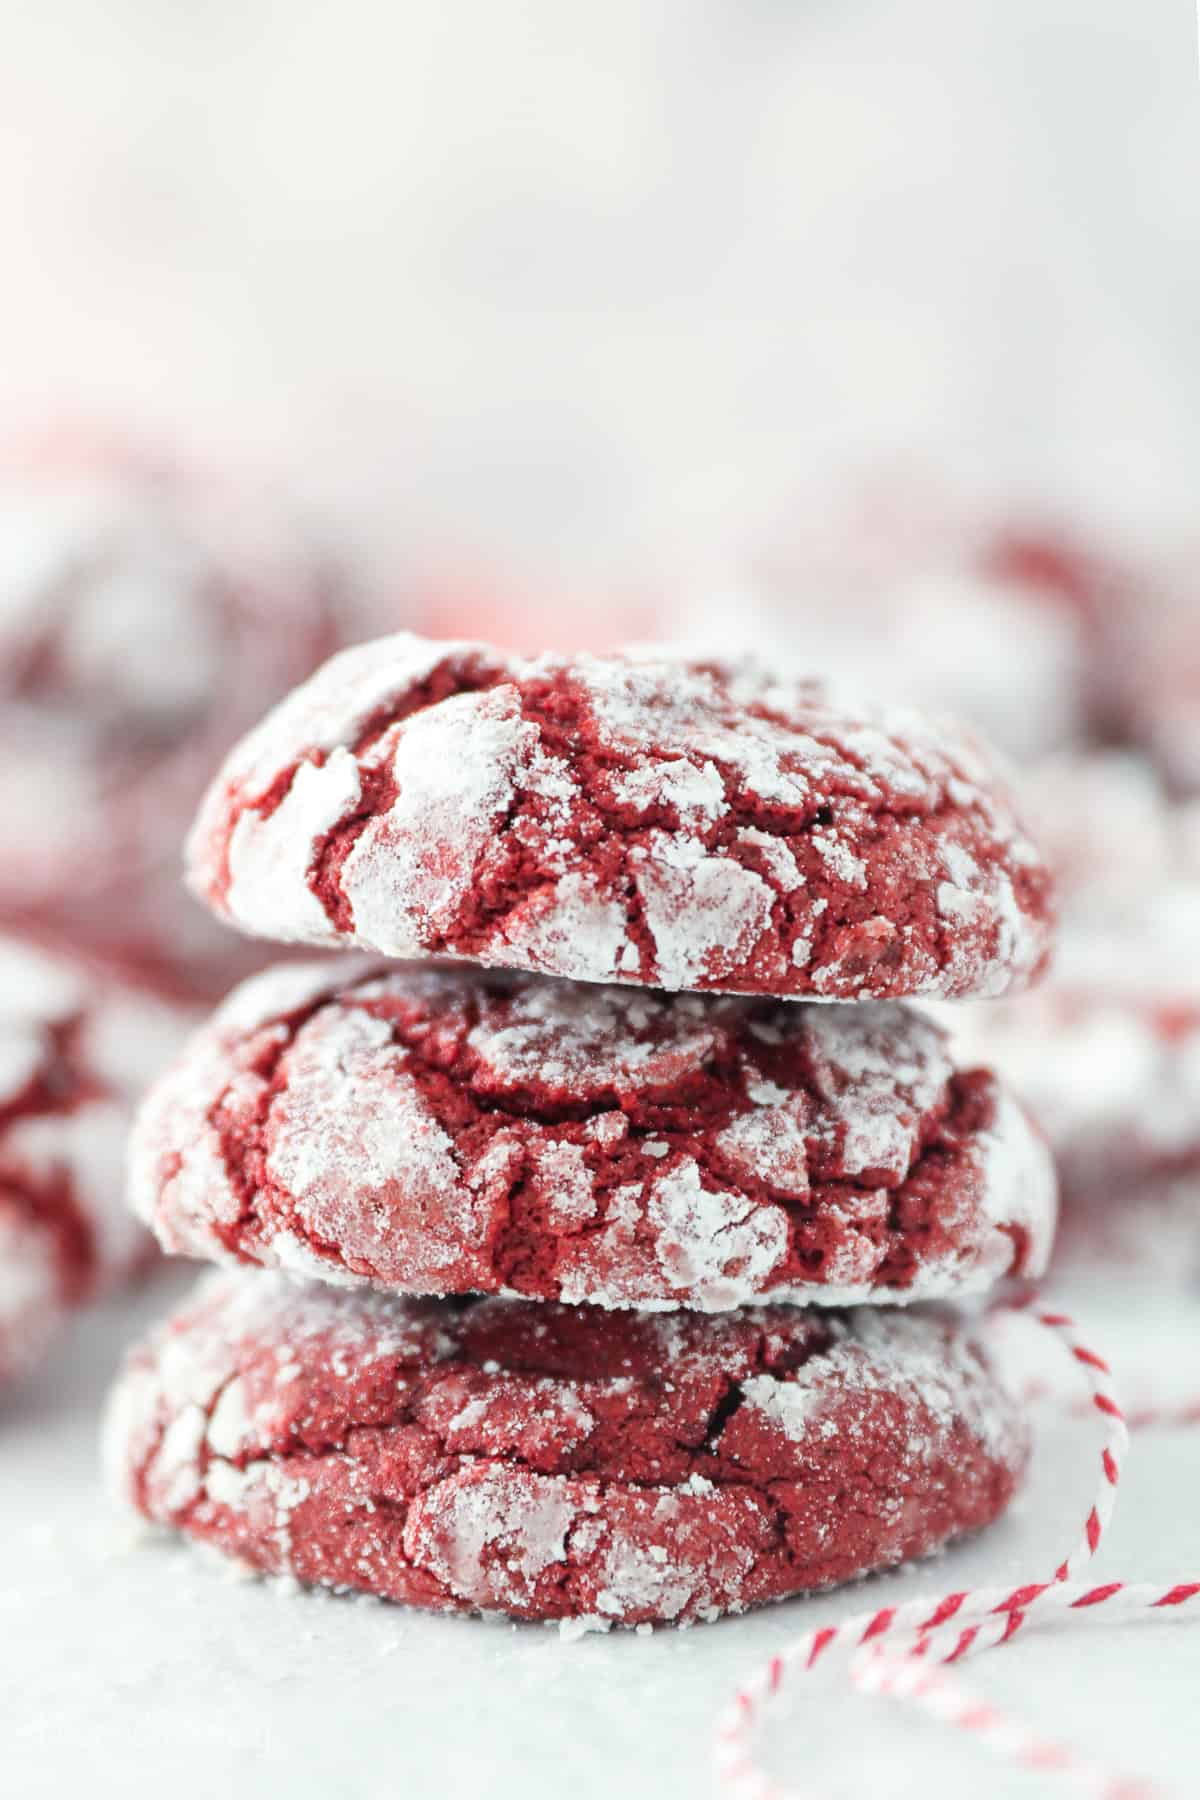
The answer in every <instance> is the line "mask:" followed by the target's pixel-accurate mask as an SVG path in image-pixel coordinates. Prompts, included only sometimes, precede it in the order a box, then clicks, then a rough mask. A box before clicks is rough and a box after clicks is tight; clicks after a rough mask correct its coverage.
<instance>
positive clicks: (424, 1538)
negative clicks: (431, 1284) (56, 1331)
mask: <svg viewBox="0 0 1200 1800" xmlns="http://www.w3.org/2000/svg"><path fill="white" fill-rule="evenodd" d="M1027 1449H1028V1446H1027V1438H1026V1432H1025V1428H1024V1425H1023V1423H1022V1419H1021V1416H1020V1410H1019V1408H1018V1407H1017V1406H1016V1404H1015V1403H1014V1402H1013V1401H1012V1400H1011V1399H1010V1398H1009V1396H1008V1394H1007V1393H1006V1391H1005V1389H1004V1387H1003V1386H1002V1385H1001V1383H1000V1381H999V1379H998V1378H997V1376H996V1374H995V1373H994V1372H993V1370H992V1368H991V1366H990V1365H989V1363H988V1361H987V1359H986V1356H985V1354H984V1352H983V1351H982V1349H981V1348H980V1347H979V1345H978V1344H977V1343H976V1342H975V1341H974V1340H973V1339H972V1338H971V1337H970V1336H969V1335H968V1333H967V1332H966V1331H965V1330H964V1328H963V1327H962V1326H961V1325H960V1324H957V1323H956V1322H955V1321H953V1320H952V1319H950V1318H946V1317H943V1316H940V1315H938V1314H936V1313H921V1312H915V1313H896V1312H893V1311H890V1310H888V1309H883V1308H863V1309H861V1310H860V1311H857V1312H852V1313H848V1314H840V1313H831V1312H810V1311H804V1310H798V1309H794V1308H789V1307H769V1308H752V1309H750V1310H748V1311H745V1312H740V1313H731V1314H723V1315H721V1316H719V1317H715V1318H714V1317H708V1316H705V1315H702V1314H697V1313H679V1314H674V1315H672V1316H671V1317H670V1318H666V1317H662V1316H658V1317H647V1316H645V1315H637V1314H623V1315H618V1316H614V1315H612V1314H610V1313H607V1314H606V1313H598V1312H596V1311H594V1310H593V1309H591V1308H588V1307H580V1308H572V1307H557V1306H538V1305H530V1304H525V1303H521V1302H513V1301H505V1300H484V1301H478V1302H474V1303H468V1304H467V1305H465V1306H463V1305H460V1304H457V1303H454V1302H447V1301H440V1302H439V1301H414V1300H405V1299H398V1298H395V1297H392V1296H383V1295H365V1294H354V1295H346V1294H333V1293H331V1292H330V1291H329V1290H328V1289H323V1288H320V1287H319V1286H305V1285H300V1284H292V1283H289V1282H287V1281H285V1280H283V1279H282V1278H280V1277H277V1276H276V1277H272V1276H267V1275H262V1274H250V1273H246V1272H240V1273H237V1274H233V1275H221V1276H216V1277H210V1278H209V1280H207V1281H206V1282H204V1283H203V1284H202V1285H201V1287H200V1289H199V1291H198V1292H197V1294H196V1295H195V1296H193V1298H192V1299H191V1300H190V1301H189V1302H188V1303H187V1304H186V1305H185V1306H184V1307H183V1309H182V1310H181V1311H180V1312H179V1313H177V1314H176V1316H175V1317H174V1318H173V1319H171V1320H169V1321H168V1323H167V1324H166V1325H165V1326H163V1327H162V1328H161V1329H160V1330H159V1331H158V1332H157V1334H156V1335H155V1336H154V1337H152V1338H151V1340H150V1341H149V1343H148V1344H146V1345H145V1346H144V1347H143V1348H142V1349H140V1350H139V1351H136V1352H135V1353H134V1355H133V1356H132V1358H131V1360H130V1363H129V1365H128V1367H127V1370H126V1372H125V1375H124V1377H123V1379H122V1380H121V1382H120V1383H119V1385H118V1388H117V1390H116V1393H115V1395H114V1399H113V1403H112V1406H111V1409H110V1414H109V1420H108V1426H107V1431H106V1453H107V1456H106V1460H107V1462H108V1465H109V1469H110V1472H111V1476H112V1480H113V1482H114V1485H115V1486H116V1487H117V1488H118V1490H119V1491H120V1492H121V1494H123V1495H124V1496H126V1497H127V1498H128V1499H129V1500H130V1501H131V1502H132V1503H133V1505H134V1506H135V1507H136V1508H137V1509H138V1510H139V1511H140V1512H142V1513H143V1514H145V1515H146V1517H147V1518H149V1519H152V1520H155V1521H158V1522H160V1523H162V1524H165V1525H170V1526H173V1527H175V1528H176V1529H178V1530H181V1531H184V1532H186V1533H187V1534H188V1535H189V1536H191V1537H194V1538H198V1539H201V1540H203V1541H205V1542H207V1543H209V1544H211V1545H215V1546H217V1547H218V1548H220V1549H221V1550H223V1551H226V1552H227V1553H229V1554H231V1555H233V1556H235V1557H238V1558H240V1559H241V1560H242V1561H243V1562H245V1563H248V1564H250V1565H251V1566H253V1567H254V1568H257V1569H261V1570H266V1571H268V1572H270V1573H273V1574H289V1575H293V1576H295V1577H297V1578H298V1579H300V1580H302V1581H305V1582H319V1583H322V1584H324V1585H327V1586H331V1587H337V1588H356V1589H364V1590H366V1591H367V1592H369V1593H373V1594H377V1595H381V1596H383V1597H385V1598H387V1599H389V1600H400V1601H406V1602H408V1603H409V1604H412V1605H415V1606H422V1607H432V1608H438V1609H446V1610H451V1611H466V1612H475V1611H480V1612H503V1613H509V1614H512V1615H514V1616H516V1617H518V1618H526V1619H574V1620H587V1621H591V1622H594V1623H595V1624H597V1625H601V1626H604V1625H608V1624H614V1623H620V1624H624V1625H637V1624H644V1623H649V1622H655V1621H660V1620H680V1621H682V1620H690V1619H698V1618H704V1619H710V1618H714V1617H716V1616H717V1615H718V1614H720V1613H724V1612H732V1611H740V1610H742V1609H743V1608H745V1607H748V1606H753V1605H757V1604H760V1603H762V1602H763V1601H766V1600H775V1599H779V1598H781V1597H782V1596H784V1595H788V1594H795V1593H799V1592H801V1591H804V1590H806V1589H812V1588H824V1587H830V1586H832V1585H834V1584H835V1583H837V1582H842V1581H848V1580H850V1579H852V1578H853V1577H855V1576H858V1575H863V1574H865V1573H867V1572H868V1571H869V1570H872V1569H880V1568H886V1567H891V1566H893V1565H894V1564H897V1563H901V1562H906V1561H908V1560H909V1559H910V1558H913V1557H917V1556H925V1555H927V1554H928V1553H929V1552H930V1551H932V1550H935V1549H937V1548H939V1547H940V1546H941V1545H943V1544H945V1543H947V1542H948V1541H949V1540H950V1539H951V1538H954V1537H957V1536H959V1535H960V1534H961V1533H963V1532H966V1531H974V1530H977V1529H978V1528H979V1527H980V1526H983V1525H986V1524H988V1523H989V1522H990V1521H991V1520H993V1519H995V1518H996V1517H997V1515H998V1514H999V1513H1001V1512H1002V1511H1003V1510H1004V1508H1005V1506H1006V1505H1007V1504H1008V1502H1009V1500H1010V1499H1011V1498H1012V1495H1013V1492H1014V1490H1015V1488H1016V1487H1017V1485H1018V1482H1019V1480H1020V1476H1021V1473H1022V1471H1023V1469H1024V1466H1025V1462H1026V1457H1027Z"/></svg>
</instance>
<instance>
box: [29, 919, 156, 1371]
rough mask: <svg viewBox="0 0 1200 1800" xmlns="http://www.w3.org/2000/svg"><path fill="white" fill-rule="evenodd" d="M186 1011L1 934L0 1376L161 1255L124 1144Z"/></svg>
mask: <svg viewBox="0 0 1200 1800" xmlns="http://www.w3.org/2000/svg"><path fill="white" fill-rule="evenodd" d="M179 1038H180V1024H179V1020H178V1018H177V1016H176V1015H175V1014H174V1012H172V1011H170V1010H169V1009H166V1008H163V1007H161V1006H158V1005H155V1004H154V1003H152V1002H149V1001H147V1000H146V999H144V998H143V997H140V996H135V995H132V994H129V993H126V992H123V991H122V990H120V989H119V988H115V987H113V985H112V984H111V983H107V984H106V983H101V982H99V981H97V980H96V979H94V978H93V977H92V976H91V975H90V974H89V973H88V972H87V971H85V970H83V969H82V968H80V967H78V966H76V965H74V964H71V963H68V962H65V961H63V960H61V959H58V958H51V957H49V956H47V955H45V954H44V953H43V952H42V951H40V950H39V949H37V948H35V947H34V946H32V945H30V944H28V943H24V942H21V941H19V940H16V939H13V938H0V1382H3V1381H4V1380H6V1379H8V1378H9V1377H11V1376H13V1375H14V1374H16V1373H18V1372H19V1371H20V1370H21V1369H23V1368H24V1367H26V1366H27V1365H29V1364H30V1363H32V1362H34V1361H35V1360H36V1358H37V1357H38V1356H39V1354H40V1353H41V1351H42V1350H43V1349H44V1348H45V1346H46V1345H47V1344H48V1343H49V1342H50V1341H51V1339H52V1338H53V1336H54V1335H55V1332H56V1330H57V1329H58V1327H59V1326H60V1325H61V1324H62V1323H63V1321H64V1320H65V1318H66V1315H67V1314H68V1313H69V1311H70V1310H71V1309H72V1308H73V1307H75V1306H78V1305H80V1304H81V1303H82V1302H83V1301H85V1300H87V1299H88V1298H90V1297H91V1296H92V1295H93V1294H95V1293H96V1292H97V1291H98V1290H100V1289H102V1288H103V1287H105V1286H106V1285H108V1284H110V1283H111V1282H113V1281H115V1280H118V1279H120V1278H121V1277H122V1276H125V1275H128V1274H130V1273H131V1272H132V1270H133V1269H134V1268H135V1266H137V1265H138V1263H139V1262H141V1261H142V1260H144V1259H145V1258H146V1257H147V1255H148V1254H149V1252H150V1250H151V1245H150V1241H149V1239H147V1237H146V1236H145V1234H144V1233H143V1231H142V1230H141V1227H140V1226H139V1225H138V1224H137V1223H136V1222H135V1220H134V1219H133V1218H132V1217H131V1216H130V1214H129V1212H128V1211H127V1209H126V1207H125V1206H124V1204H123V1200H124V1160H125V1139H126V1134H127V1132H128V1127H129V1113H130V1106H131V1101H132V1096H133V1093H134V1091H135V1090H136V1089H137V1088H138V1087H140V1085H141V1076H142V1074H143V1073H144V1071H145V1068H146V1066H147V1064H150V1065H153V1064H155V1063H157V1062H159V1061H160V1060H161V1058H162V1057H164V1056H170V1055H171V1054H172V1053H173V1052H174V1051H175V1050H176V1049H177V1048H178V1043H179Z"/></svg>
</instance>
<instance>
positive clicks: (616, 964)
mask: <svg viewBox="0 0 1200 1800" xmlns="http://www.w3.org/2000/svg"><path fill="white" fill-rule="evenodd" d="M189 863H190V874H191V881H192V884H193V886H194V888H195V890H196V892H197V893H198V894H199V895H200V896H201V897H202V898H204V899H206V900H207V901H208V902H209V904H210V905H212V906H213V907H215V908H216V910H217V911H218V912H219V913H221V914H222V915H224V916H225V917H226V918H228V919H229V920H231V921H232V922H233V923H234V924H237V925H239V926H241V927H242V928H243V929H244V930H246V931H249V932H252V933H258V934H261V935H263V936H266V937H274V938H281V939H284V940H286V941H291V942H302V943H310V944H318V945H347V946H358V947H361V948H366V949H370V950H376V951H379V952H381V953H382V954H384V955H386V956H393V957H412V956H424V955H434V956H454V957H462V958H467V959H470V960H472V961H476V962H481V963H485V964H491V965H497V966H505V967H512V968H521V969H530V970H534V971H538V972H541V973H543V974H550V975H559V976H565V977H567V978H569V979H572V980H577V981H602V982H628V983H636V984H640V985H643V986H651V987H657V988H663V989H668V990H679V989H692V990H725V991H730V992H738V993H770V994H775V995H780V996H804V995H811V996H813V997H815V998H818V999H825V1000H836V999H863V998H881V999H890V998H896V997H899V996H903V995H908V994H928V995H940V996H943V997H946V998H952V997H957V996H961V995H967V994H998V993H1001V992H1003V991H1005V990H1006V989H1008V988H1010V987H1014V986H1021V985H1023V984H1024V983H1025V982H1026V981H1028V980H1030V979H1032V978H1033V977H1034V976H1035V975H1036V974H1037V973H1038V972H1039V970H1040V968H1041V966H1042V964H1043V962H1044V960H1045V957H1046V954H1047V950H1048V944H1049V934H1050V911H1051V895H1050V883H1049V877H1048V875H1047V872H1046V869H1045V867H1044V864H1043V863H1042V861H1041V859H1040V858H1039V856H1038V854H1037V852H1036V851H1035V849H1034V848H1033V846H1032V844H1031V843H1030V842H1029V840H1028V839H1027V838H1026V836H1025V835H1024V833H1023V831H1022V829H1021V827H1020V825H1019V823H1018V821H1017V819H1016V817H1015V815H1014V813H1013V811H1012V808H1011V806H1010V803H1009V800H1008V796H1007V794H1006V792H1005V789H1004V786H1003V783H1002V782H1000V781H999V780H998V778H997V776H996V774H995V772H994V770H993V769H992V768H991V766H990V764H989V762H988V760H987V759H986V757H985V756H984V755H983V753H982V752H981V751H980V750H979V748H978V747H977V746H976V745H975V744H974V743H973V741H972V740H971V739H970V738H969V737H967V736H965V735H960V734H958V733H956V732H955V731H953V730H951V729H948V728H947V729H943V728H942V727H940V726H938V725H936V724H934V723H932V722H930V721H928V720H925V719H922V718H920V717H919V716H917V715H914V714H910V713H906V712H894V713H893V712H891V711H888V710H882V711H880V710H874V711H873V710H872V709H870V708H858V707H855V706H853V705H851V704H845V705H844V704H842V703H841V702H840V701H839V700H837V699H835V698H833V697H832V696H831V695H829V694H828V693H826V692H825V690H824V689H823V688H822V687H821V685H820V684H819V683H816V682H811V681H806V680H801V679H799V678H796V677H792V676H786V677H785V676H779V675H774V674H771V673H769V672H768V671H766V670H765V669H763V668H761V667H759V666H757V665H754V664H751V663H737V664H729V665H723V664H717V663H707V662H687V661H684V660H681V659H677V658H671V657H669V656H666V655H665V654H657V653H655V654H651V653H646V654H641V653H637V654H634V653H630V654H628V655H624V656H622V655H613V656H605V657H599V656H579V657H577V658H575V659H570V660H569V659H563V658H561V657H555V656H543V657H540V658H536V659H521V658H518V657H514V656H510V655H507V654H505V653H502V652H499V651H495V650H492V649H489V648H488V647H486V646H484V645H478V644H436V643H431V642H429V641H426V640H424V639H421V638H417V637H413V636H411V635H409V634H402V635H399V636H396V637H392V638H386V639H382V640H380V641H379V642H378V643H374V644H363V645H359V646H357V647H356V648H355V649H353V650H350V651H346V652H344V653H343V654H342V655H341V656H338V657H335V658H334V659H333V661H332V662H330V663H328V664H326V666H325V668H324V669H323V670H321V671H320V672H319V673H318V674H317V675H316V676H315V677H314V678H313V679H312V680H311V681H310V682H308V683H306V684H305V686H303V687H301V688H299V689H297V690H296V691H295V692H294V693H293V694H292V695H291V696H290V697H289V698H288V699H287V700H286V701H285V702H284V703H283V704H282V706H280V707H278V708H277V709H276V710H275V711H274V712H273V713H271V714H270V715H269V716H268V717H267V718H266V719H265V720H264V721H263V723H262V724H261V725H260V726H259V728H258V729H257V730H256V731H255V732H253V733H252V734H251V735H250V736H249V737H248V738H246V739H245V740H244V741H243V742H242V744H241V745H239V746H238V748H237V749H235V750H234V751H233V753H232V754H231V756H230V758H229V760H228V761H227V763H226V765H225V768H224V769H223V771H222V773H221V775H220V776H219V777H218V779H217V781H216V783H215V784H214V786H213V787H212V788H211V789H210V791H209V794H208V797H207V799H206V801H205V803H204V805H203V807H202V809H201V812H200V816H199V818H198V820H197V823H196V826H195V828H194V830H193V833H192V838H191V843H190V850H189Z"/></svg>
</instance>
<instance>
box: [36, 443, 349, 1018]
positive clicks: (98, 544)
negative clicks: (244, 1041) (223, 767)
mask: <svg viewBox="0 0 1200 1800" xmlns="http://www.w3.org/2000/svg"><path fill="white" fill-rule="evenodd" d="M350 586H351V583H350V580H349V578H348V576H347V574H346V572H345V570H344V569H343V568H340V567H339V566H337V565H336V564H335V562H334V560H333V559H332V558H331V556H330V554H329V553H328V551H327V550H326V548H325V547H324V546H323V545H321V544H318V543H317V542H316V541H315V540H313V539H312V538H311V537H310V536H308V535H307V534H306V531H305V528H304V527H303V525H302V524H300V523H298V522H297V521H296V520H295V519H292V518H290V517H288V516H287V515H286V509H282V508H281V507H280V506H279V505H278V504H277V503H275V502H272V501H271V500H269V499H268V497H267V496H266V495H264V494H262V493H260V492H254V491H251V490H249V489H246V490H238V489H235V488H234V487H233V486H232V485H231V484H230V483H228V482H226V481H225V480H224V479H222V478H218V477H215V476H209V475H198V474H196V473H194V472H191V471H186V472H185V471H184V470H183V469H181V468H178V467H174V466H171V465H168V464H167V463H165V462H161V461H155V460H153V459H151V458H149V457H146V456H142V455H137V454H131V453H130V452H128V451H127V450H123V449H120V448H113V447H111V446H107V445H105V444H103V443H99V442H96V441H94V440H90V439H84V438H81V437H78V436H76V437H74V438H70V439H64V438H63V437H61V436H60V437H58V438H55V439H53V440H50V441H48V442H45V443H39V444H37V445H35V446H31V447H30V448H29V449H28V450H27V451H26V452H25V453H24V454H22V453H20V452H19V451H18V452H12V453H10V454H9V455H8V456H7V457H6V458H4V459H3V461H2V462H0V921H3V922H5V923H7V924H9V925H14V926H16V927H17V928H19V929H24V928H32V929H33V930H34V931H35V932H36V933H37V934H38V935H39V936H43V935H51V936H53V937H54V938H55V939H56V940H58V941H61V942H63V943H65V944H67V945H71V946H75V947H79V948H82V949H84V950H87V951H89V952H94V953H98V954H101V955H103V956H105V957H107V958H108V959H109V960H110V961H112V962H113V963H115V964H116V965H119V966H120V967H122V968H123V969H124V970H126V971H128V972H129V973H130V974H132V975H135V976H136V977H138V978H140V979H142V980H146V981H148V982H150V983H151V984H153V985H156V986H161V987H162V988H164V989H165V990H166V991H169V992H174V993H178V994H183V995H210V994H216V993H219V992H221V991H223V990H224V988H225V987H227V986H228V985H229V982H230V981H231V980H232V979H234V978H235V977H236V976H237V975H238V974H240V973H244V972H245V968H246V957H245V953H244V951H240V950H239V949H238V947H237V946H236V943H235V940H234V939H233V937H232V936H231V935H229V934H226V933H224V932H220V931H215V930H214V929H213V928H212V926H211V925H210V923H209V921H208V920H206V919H205V918H204V916H203V914H202V912H201V910H200V909H199V908H198V907H197V906H196V905H195V904H194V902H193V901H191V899H190V898H189V897H188V896H187V895H186V894H185V892H184V890H183V887H182V883H181V880H180V875H179V865H180V854H181V852H180V846H181V842H182V838H183V835H184V831H185V829H186V826H187V823H188V821H189V818H190V815H191V813H192V811H193V810H194V807H195V804H196V801H197V799H198V798H199V795H200V794H201V792H202V791H203V788H204V785H205V782H206V781H207V779H208V777H209V775H210V774H211V771H212V768H213V766H214V764H215V763H216V762H217V761H219V759H220V757H221V756H222V755H223V753H224V751H225V750H226V749H227V748H228V746H229V744H230V743H231V742H233V741H234V739H236V738H237V736H238V735H239V733H240V732H241V731H243V730H244V729H245V727H246V725H247V724H248V723H250V722H251V721H252V720H253V719H255V718H257V717H259V716H260V715H261V713H262V711H263V709H264V707H266V706H268V705H269V704H270V703H271V702H272V701H274V700H275V699H277V698H279V696H280V695H282V694H283V693H285V692H286V691H287V690H288V689H289V688H291V687H292V686H294V685H295V683H296V682H297V681H299V680H302V679H303V678H304V677H305V676H306V675H307V674H309V673H310V671H311V670H312V669H313V668H314V667H315V666H316V665H317V664H319V663H320V662H321V661H322V660H323V659H324V658H325V657H326V656H327V655H328V654H329V653H330V652H331V651H332V650H334V649H336V648H337V647H338V646H339V644H340V643H341V642H342V641H344V638H345V636H346V619H347V617H348V608H347V604H346V596H347V592H348V590H349V588H350Z"/></svg>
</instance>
